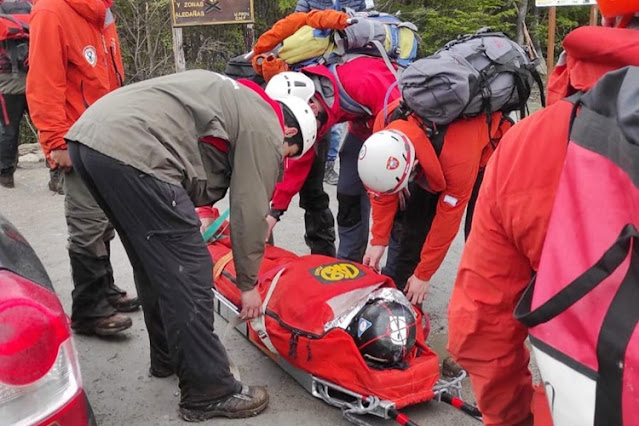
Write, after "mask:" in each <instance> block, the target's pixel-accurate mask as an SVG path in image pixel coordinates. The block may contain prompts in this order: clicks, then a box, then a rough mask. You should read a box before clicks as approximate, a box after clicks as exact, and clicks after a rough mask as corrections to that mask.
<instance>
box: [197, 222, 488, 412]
mask: <svg viewBox="0 0 639 426" xmlns="http://www.w3.org/2000/svg"><path fill="white" fill-rule="evenodd" d="M222 220H223V218H220V219H219V221H220V223H217V224H215V223H214V224H213V225H211V228H215V229H216V230H219V229H223V230H224V231H222V232H219V231H218V232H217V235H216V236H215V237H214V238H213V239H212V240H213V242H210V243H209V244H208V250H209V252H210V254H211V258H212V260H213V262H214V269H213V275H214V279H213V281H214V283H213V292H214V294H215V311H216V313H218V314H219V315H220V316H221V317H222V318H224V319H225V320H226V321H228V322H229V323H233V324H235V325H236V328H237V330H238V331H239V332H240V333H242V335H244V336H245V337H246V338H247V339H248V340H249V341H250V342H251V343H253V344H254V345H255V346H256V347H258V348H259V349H260V350H261V351H262V352H264V353H265V354H266V355H267V356H268V357H269V358H271V359H272V360H273V361H274V362H275V363H277V364H278V365H279V366H280V367H281V368H282V369H284V370H285V371H286V372H287V373H288V374H290V375H291V377H293V378H294V379H295V380H296V381H297V382H298V383H299V384H300V385H301V386H302V387H303V388H304V389H306V390H307V391H308V392H309V393H310V394H311V395H313V396H314V397H316V398H319V399H322V400H323V401H324V402H326V403H328V404H330V405H332V406H336V407H339V408H341V409H342V411H343V413H344V416H345V417H346V419H347V420H349V421H351V422H358V424H365V423H362V421H361V420H359V419H355V418H354V417H353V416H354V415H355V414H357V415H361V414H372V415H375V416H378V417H382V418H385V419H394V420H398V419H401V420H403V421H404V423H402V424H415V423H414V422H413V423H406V422H410V420H409V419H408V418H407V417H405V416H404V415H403V414H401V413H399V412H398V411H397V410H399V409H401V408H403V407H406V406H408V405H414V404H418V403H422V402H426V401H429V400H432V399H438V400H444V401H445V402H448V403H451V404H452V405H454V406H456V408H460V409H462V410H464V408H466V410H464V411H466V412H467V413H469V414H471V415H472V414H474V415H475V416H477V415H478V414H479V413H478V412H477V410H476V409H474V407H470V406H468V405H467V404H465V403H463V402H462V401H461V400H460V399H459V398H458V396H459V393H460V390H461V381H462V379H463V378H464V377H465V375H466V374H465V372H462V373H461V374H460V376H459V377H457V378H455V379H454V380H451V381H449V382H447V381H444V380H441V379H440V377H439V359H438V357H437V355H436V354H435V353H434V352H433V351H432V350H431V349H430V348H429V347H428V346H426V344H425V340H426V337H427V331H425V328H427V327H424V326H422V325H424V324H427V321H426V320H425V318H424V314H423V313H422V312H421V311H420V310H419V309H414V310H415V312H416V313H417V317H416V318H417V321H416V324H418V326H417V327H416V341H417V343H416V345H415V346H414V347H413V348H412V350H411V351H410V353H409V355H408V356H407V358H406V362H405V363H404V365H402V367H401V368H386V369H378V368H372V367H371V366H369V364H367V362H366V361H365V360H364V358H363V357H362V355H361V353H360V351H359V349H358V348H357V346H356V345H355V343H354V341H353V338H352V337H351V335H350V334H349V333H348V332H347V331H346V330H345V327H340V326H339V323H340V322H341V323H342V324H343V323H344V321H348V320H349V317H348V316H349V315H351V318H352V312H353V310H354V309H357V305H358V303H359V304H360V305H361V304H362V301H365V300H366V298H367V297H368V296H369V295H371V294H384V293H388V292H392V291H395V292H396V291H397V290H395V289H394V284H393V282H392V281H391V280H390V279H389V278H388V277H386V276H383V275H381V274H378V273H377V272H375V271H373V270H372V269H370V268H367V267H365V266H362V265H359V264H356V263H352V262H347V261H341V260H337V259H335V258H331V257H326V256H319V255H308V256H297V255H295V254H294V253H291V252H289V251H287V250H283V249H281V248H278V247H273V246H270V245H267V247H266V252H265V255H264V260H263V261H262V264H261V267H260V273H259V278H258V290H259V292H260V295H261V297H262V300H263V301H264V304H263V307H264V311H265V313H266V314H265V315H264V316H262V317H260V318H259V319H256V320H252V321H250V322H248V323H247V322H240V321H238V320H237V318H238V316H239V311H240V305H241V301H240V300H241V299H240V297H241V295H240V292H239V290H238V289H237V287H236V285H235V276H236V275H235V267H234V264H233V261H232V251H231V243H230V238H229V236H228V232H227V231H226V228H227V224H226V223H225V222H224V223H223V222H221V221H222ZM211 228H209V229H211ZM209 233H210V232H209ZM207 236H208V235H207V233H205V238H206V237H207ZM206 239H208V238H206ZM473 409H474V410H473ZM398 421H400V420H398Z"/></svg>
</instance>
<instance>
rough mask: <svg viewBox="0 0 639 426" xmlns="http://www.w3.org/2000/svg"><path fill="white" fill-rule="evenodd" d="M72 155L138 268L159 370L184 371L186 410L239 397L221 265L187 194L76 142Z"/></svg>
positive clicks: (138, 284) (180, 373)
mask: <svg viewBox="0 0 639 426" xmlns="http://www.w3.org/2000/svg"><path fill="white" fill-rule="evenodd" d="M69 154H70V156H71V160H72V162H73V165H74V167H75V169H76V170H77V171H78V173H80V176H82V178H83V179H84V180H85V182H86V184H87V186H88V188H89V190H90V191H91V192H92V193H93V195H94V197H95V199H96V201H98V203H99V204H100V206H101V207H102V209H103V210H104V212H105V213H106V215H107V216H108V217H109V219H110V220H111V222H112V223H113V225H114V226H115V228H116V229H117V231H118V234H119V235H120V238H121V240H122V243H123V245H124V247H125V249H126V252H127V254H128V256H129V260H130V261H131V265H132V266H133V272H134V277H135V283H136V287H137V290H138V295H139V297H140V301H141V302H142V308H143V309H144V321H145V323H146V327H147V331H148V333H149V340H150V347H151V363H152V366H155V367H158V368H167V367H173V368H175V369H176V372H177V374H178V377H179V378H180V390H181V399H182V400H181V405H183V406H187V407H190V408H194V407H198V406H203V405H205V404H206V403H210V402H211V401H213V400H216V399H220V398H223V397H225V396H227V395H230V394H232V393H236V392H239V390H240V388H241V384H240V383H239V382H237V381H236V380H235V379H234V378H233V376H232V374H231V372H230V369H229V361H228V357H227V355H226V351H225V349H224V347H223V346H222V343H221V342H220V340H219V338H218V336H217V335H216V334H215V332H214V329H213V320H214V313H213V302H214V300H213V292H212V291H211V286H212V282H213V262H212V260H211V256H210V254H209V252H208V250H207V249H206V245H205V244H204V241H203V240H202V236H201V234H200V221H199V219H198V216H197V214H196V213H195V207H194V206H193V203H192V202H191V200H190V199H189V197H188V195H187V194H186V191H184V189H183V188H182V187H179V186H175V185H171V184H168V183H165V182H163V181H160V180H158V179H156V178H154V177H151V176H149V175H147V174H144V173H142V172H140V171H139V170H137V169H134V168H132V167H130V166H127V165H125V164H123V163H120V162H119V161H117V160H114V159H112V158H110V157H107V156H105V155H102V154H100V153H98V152H97V151H94V150H92V149H90V148H88V147H86V146H84V145H80V144H78V143H76V142H70V143H69Z"/></svg>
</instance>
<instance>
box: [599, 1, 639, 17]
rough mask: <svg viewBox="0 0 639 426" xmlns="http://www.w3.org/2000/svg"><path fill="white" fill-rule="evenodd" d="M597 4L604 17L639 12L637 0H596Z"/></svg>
mask: <svg viewBox="0 0 639 426" xmlns="http://www.w3.org/2000/svg"><path fill="white" fill-rule="evenodd" d="M597 4H598V5H599V10H600V11H601V14H602V15H603V16H604V17H605V18H612V17H615V16H624V15H631V14H634V13H635V12H639V1H638V0H597Z"/></svg>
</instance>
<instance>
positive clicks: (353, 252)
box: [267, 56, 399, 262]
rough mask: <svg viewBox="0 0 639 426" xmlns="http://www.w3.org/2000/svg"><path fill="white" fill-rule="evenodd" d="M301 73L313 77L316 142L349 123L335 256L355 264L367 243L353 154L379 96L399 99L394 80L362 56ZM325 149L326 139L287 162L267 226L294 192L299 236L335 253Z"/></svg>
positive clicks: (379, 105)
mask: <svg viewBox="0 0 639 426" xmlns="http://www.w3.org/2000/svg"><path fill="white" fill-rule="evenodd" d="M302 72H303V73H304V74H306V75H307V76H309V77H310V78H311V79H312V80H313V82H314V85H315V89H316V90H315V94H314V95H313V96H312V98H311V101H310V103H311V105H312V106H313V108H315V110H316V112H317V115H318V120H319V123H320V126H319V130H318V140H320V139H321V138H323V137H324V136H325V135H327V133H328V131H329V130H330V128H331V127H332V126H333V125H334V124H336V123H343V122H348V123H349V131H348V134H347V136H346V138H345V140H344V142H343V146H342V149H341V150H340V176H339V181H338V184H337V199H338V202H339V207H338V213H337V226H338V233H339V238H340V245H339V249H338V250H337V257H338V258H340V259H347V260H352V261H355V262H361V261H362V258H363V256H364V253H365V251H366V245H367V242H368V229H369V216H370V203H369V200H368V195H367V193H366V190H365V189H364V187H363V185H362V183H361V180H360V179H359V176H358V175H357V155H358V152H359V150H360V148H361V146H362V144H363V143H364V141H365V140H366V138H368V137H369V136H370V135H371V133H372V128H373V121H374V119H375V117H376V116H377V115H378V114H379V113H380V112H381V111H382V110H383V108H384V101H385V98H387V101H388V102H390V101H393V100H395V99H397V98H399V90H398V89H397V88H392V89H390V90H389V88H391V86H392V85H393V84H394V83H395V82H396V80H397V78H396V76H395V73H394V72H392V71H391V70H390V69H389V67H388V66H387V65H386V63H385V62H384V60H383V59H380V58H374V57H365V56H364V57H359V58H355V59H352V60H350V61H347V62H346V63H344V64H342V65H338V66H336V69H335V71H334V72H332V71H331V70H330V69H329V67H327V66H324V65H315V66H309V67H306V68H303V69H302ZM336 75H337V77H338V78H339V83H338V80H337V79H336ZM268 89H269V88H268V86H267V91H268ZM327 149H328V141H327V140H321V142H320V143H319V144H318V151H317V152H315V150H310V151H309V152H307V153H306V155H304V156H303V157H302V158H300V159H298V160H292V161H291V160H289V161H288V162H287V165H286V167H285V171H284V177H283V180H282V181H281V182H279V183H278V184H277V185H276V187H275V193H274V194H273V199H272V201H271V212H270V215H269V217H268V218H267V220H268V221H269V222H270V225H271V230H272V229H273V227H274V226H275V224H276V223H277V221H278V220H279V219H280V217H281V216H282V214H284V212H285V211H286V210H287V209H288V206H289V204H290V202H291V200H292V198H293V197H294V196H295V195H296V194H297V193H299V194H300V207H301V208H302V209H304V210H305V214H304V221H305V225H306V233H305V235H304V238H305V240H306V244H307V245H308V246H309V248H310V249H311V253H313V254H323V255H326V256H335V255H336V252H335V231H334V219H333V214H332V212H331V210H330V209H329V199H328V194H326V192H325V191H324V186H323V179H324V169H325V167H324V162H325V160H326V151H327Z"/></svg>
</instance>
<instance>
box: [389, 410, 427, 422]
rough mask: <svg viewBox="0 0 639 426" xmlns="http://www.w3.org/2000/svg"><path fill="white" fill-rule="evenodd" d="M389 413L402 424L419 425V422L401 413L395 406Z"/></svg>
mask: <svg viewBox="0 0 639 426" xmlns="http://www.w3.org/2000/svg"><path fill="white" fill-rule="evenodd" d="M388 415H389V416H390V417H391V419H393V420H395V421H396V422H397V423H398V424H400V425H402V426H419V424H417V423H415V422H414V421H412V420H411V419H410V418H409V417H408V416H407V415H406V414H404V413H401V412H399V411H397V410H396V409H394V408H391V409H389V410H388Z"/></svg>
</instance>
